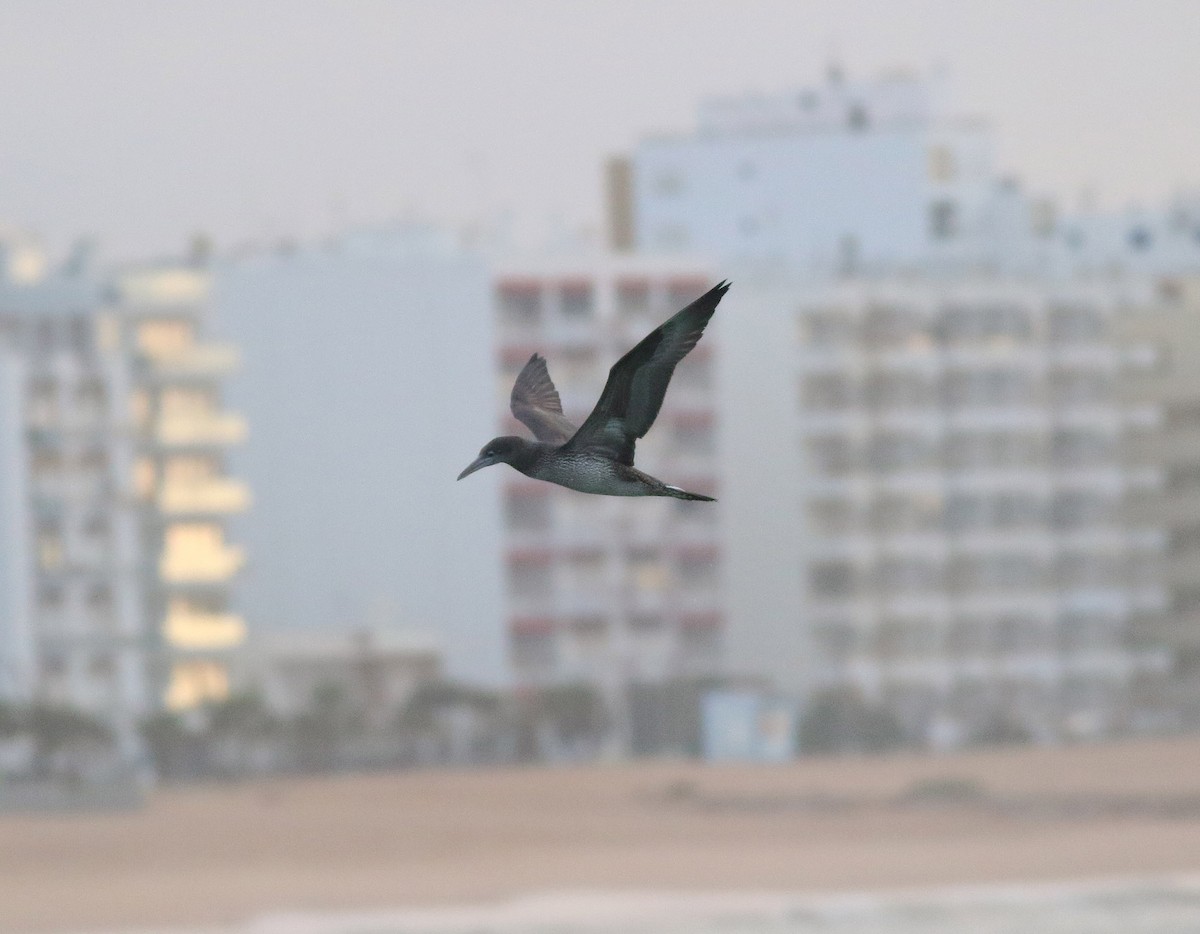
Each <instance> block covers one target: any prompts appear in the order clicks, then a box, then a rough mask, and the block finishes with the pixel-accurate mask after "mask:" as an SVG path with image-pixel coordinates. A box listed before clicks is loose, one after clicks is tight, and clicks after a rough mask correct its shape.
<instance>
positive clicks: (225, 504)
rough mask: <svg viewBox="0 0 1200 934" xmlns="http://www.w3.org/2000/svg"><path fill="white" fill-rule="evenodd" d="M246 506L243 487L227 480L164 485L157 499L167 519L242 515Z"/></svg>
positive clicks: (247, 491)
mask: <svg viewBox="0 0 1200 934" xmlns="http://www.w3.org/2000/svg"><path fill="white" fill-rule="evenodd" d="M249 505H250V491H249V490H248V489H246V486H245V484H242V483H239V482H238V481H236V480H229V479H215V480H209V481H208V482H206V483H187V484H184V483H175V484H167V485H166V486H165V487H164V488H163V490H162V492H161V493H160V494H159V497H158V507H159V509H161V510H162V511H163V512H164V513H165V514H167V515H169V516H180V515H227V514H231V513H239V512H245V510H246V509H247V508H248V507H249Z"/></svg>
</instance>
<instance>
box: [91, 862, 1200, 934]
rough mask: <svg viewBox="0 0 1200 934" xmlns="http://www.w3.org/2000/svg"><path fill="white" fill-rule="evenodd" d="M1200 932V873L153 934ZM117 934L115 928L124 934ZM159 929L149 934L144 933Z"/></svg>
mask: <svg viewBox="0 0 1200 934" xmlns="http://www.w3.org/2000/svg"><path fill="white" fill-rule="evenodd" d="M851 932H853V934H963V932H967V934H1060V932H1061V934H1168V932H1170V934H1197V932H1200V876H1170V877H1155V878H1141V879H1122V880H1109V881H1100V882H1087V883H1069V884H1057V885H1043V884H1037V885H1004V886H976V887H969V888H950V889H939V890H924V891H917V892H911V891H909V892H899V893H853V894H839V895H787V894H778V893H741V894H721V895H692V894H688V895H685V894H668V893H660V894H631V893H606V892H565V893H557V894H547V895H538V896H530V897H527V898H521V899H515V900H512V901H508V902H503V903H497V904H493V905H482V906H474V907H463V908H435V909H428V910H416V911H414V910H406V911H398V912H380V913H375V912H373V913H363V914H340V915H333V914H330V915H317V914H289V913H278V914H272V915H268V916H264V917H260V918H257V919H254V920H251V921H248V922H247V923H245V924H244V925H240V926H235V927H233V928H221V929H219V930H218V929H211V928H209V929H204V930H202V931H201V930H196V929H193V930H190V931H187V932H183V931H171V932H153V934H851ZM112 934H115V932H112ZM139 934H149V932H144V931H142V932H139Z"/></svg>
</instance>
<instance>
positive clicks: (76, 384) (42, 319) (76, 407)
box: [0, 236, 153, 752]
mask: <svg viewBox="0 0 1200 934" xmlns="http://www.w3.org/2000/svg"><path fill="white" fill-rule="evenodd" d="M101 306H102V296H101V292H100V288H99V286H98V284H97V281H96V280H95V279H94V278H93V277H91V276H90V275H88V273H87V270H86V269H84V268H78V269H74V270H72V269H62V270H57V271H55V272H52V273H47V272H46V268H45V259H44V256H43V255H42V254H41V251H40V250H39V249H38V248H37V247H36V245H34V244H32V243H30V242H28V241H27V240H24V239H22V238H20V237H18V236H8V237H6V238H5V240H4V243H3V245H2V246H0V698H3V699H5V700H8V701H12V702H17V703H30V702H33V701H39V702H42V703H47V704H59V705H70V706H73V707H76V708H78V709H81V710H84V711H86V712H88V713H90V714H92V715H94V716H97V717H100V718H102V719H103V720H104V721H106V722H108V723H109V724H110V725H112V726H113V728H114V730H115V732H116V736H117V739H118V741H119V743H120V744H121V746H122V748H123V749H124V750H125V751H127V752H128V751H131V750H132V749H133V748H135V746H136V729H135V725H136V722H137V718H138V717H139V716H140V715H141V714H142V713H143V712H145V711H146V710H147V709H148V707H149V706H151V705H152V704H153V698H152V692H151V687H150V682H149V679H148V672H147V666H146V660H147V652H146V647H147V642H148V639H149V637H150V623H149V621H148V619H147V617H146V607H145V605H144V603H143V601H142V587H141V579H140V564H141V550H140V543H139V538H138V527H139V521H138V511H137V509H136V508H134V507H133V506H132V504H131V501H130V499H129V497H128V495H127V493H128V490H129V483H128V476H127V475H126V474H125V473H124V472H123V467H124V465H126V464H127V463H128V462H129V457H128V454H129V452H128V448H127V443H126V440H125V438H124V437H123V432H122V429H123V428H124V427H125V423H124V420H123V418H124V410H123V407H122V405H121V401H120V399H119V398H118V397H117V396H116V395H115V394H114V386H115V385H116V384H117V383H118V382H119V377H120V371H121V370H122V369H123V367H124V361H123V360H122V359H121V358H120V356H119V355H116V354H114V353H113V349H112V347H111V346H110V345H109V344H108V343H107V342H106V341H105V339H104V333H103V332H101V331H98V329H97V326H96V325H97V312H98V310H99V309H100V307H101Z"/></svg>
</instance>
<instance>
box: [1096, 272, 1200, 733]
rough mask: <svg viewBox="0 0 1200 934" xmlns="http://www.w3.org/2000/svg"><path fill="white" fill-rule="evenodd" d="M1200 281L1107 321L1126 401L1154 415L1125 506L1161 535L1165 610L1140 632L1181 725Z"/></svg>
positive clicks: (1199, 588)
mask: <svg viewBox="0 0 1200 934" xmlns="http://www.w3.org/2000/svg"><path fill="white" fill-rule="evenodd" d="M1198 323H1200V279H1197V278H1196V277H1170V278H1166V279H1162V280H1160V281H1159V282H1158V285H1157V288H1156V289H1155V290H1154V291H1153V293H1152V294H1151V295H1149V296H1148V297H1147V299H1146V300H1145V301H1143V302H1139V303H1137V304H1135V305H1131V306H1130V307H1128V308H1126V309H1125V310H1124V314H1122V315H1120V316H1119V318H1118V319H1117V321H1116V327H1117V333H1116V337H1117V343H1118V346H1120V347H1122V348H1123V349H1124V352H1125V354H1126V357H1127V365H1126V366H1125V367H1124V369H1123V371H1122V388H1123V398H1124V399H1125V400H1126V402H1127V404H1128V405H1130V406H1135V407H1142V408H1149V409H1151V410H1153V411H1155V412H1157V417H1156V418H1155V419H1154V421H1153V422H1151V423H1150V424H1147V425H1144V426H1143V427H1142V428H1141V430H1140V432H1139V434H1138V435H1137V436H1136V437H1135V438H1134V439H1132V443H1131V444H1130V445H1129V460H1130V462H1131V463H1133V464H1137V465H1139V466H1140V468H1141V469H1143V470H1146V471H1151V472H1153V474H1154V475H1155V476H1156V477H1157V480H1158V482H1157V484H1156V485H1155V486H1154V487H1152V488H1150V489H1148V490H1146V491H1145V493H1144V495H1142V496H1139V497H1137V498H1134V499H1131V500H1130V502H1129V503H1128V507H1127V508H1128V510H1129V512H1130V516H1131V518H1133V519H1136V520H1137V521H1140V522H1145V523H1150V524H1153V525H1155V526H1157V527H1158V528H1160V529H1161V530H1162V535H1163V537H1164V539H1165V546H1164V567H1163V582H1164V586H1165V587H1166V590H1167V598H1168V604H1167V612H1165V613H1164V614H1162V615H1160V616H1158V617H1155V618H1154V619H1152V620H1151V621H1150V622H1152V623H1153V626H1152V627H1151V628H1150V629H1149V630H1147V631H1145V632H1142V633H1140V634H1139V637H1140V639H1141V641H1143V642H1149V643H1151V644H1155V645H1161V646H1163V647H1164V648H1165V649H1166V650H1167V651H1168V653H1169V654H1170V660H1171V677H1170V686H1171V691H1172V693H1173V699H1172V706H1173V707H1174V709H1175V710H1176V712H1177V716H1178V717H1179V721H1180V725H1181V726H1183V725H1186V724H1188V723H1193V722H1195V717H1196V716H1197V714H1200V327H1197V324H1198Z"/></svg>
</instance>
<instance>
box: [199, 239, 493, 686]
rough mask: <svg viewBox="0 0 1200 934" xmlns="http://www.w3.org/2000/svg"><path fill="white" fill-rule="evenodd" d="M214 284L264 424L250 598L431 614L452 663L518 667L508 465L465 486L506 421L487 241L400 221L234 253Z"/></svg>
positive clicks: (335, 620)
mask: <svg viewBox="0 0 1200 934" xmlns="http://www.w3.org/2000/svg"><path fill="white" fill-rule="evenodd" d="M215 291H216V296H215V299H214V301H215V304H216V309H217V314H218V316H219V319H220V322H221V329H222V332H223V333H225V334H228V335H229V337H230V338H231V339H232V340H233V341H234V342H235V343H236V344H237V346H238V347H239V348H240V350H241V352H242V356H243V359H244V364H243V366H242V367H241V369H240V370H239V372H238V373H237V374H236V375H235V376H234V378H233V379H232V380H231V381H230V385H229V399H230V402H231V404H232V405H233V406H234V407H236V409H237V410H238V411H240V412H244V413H245V414H246V416H247V418H248V419H249V422H250V424H251V426H252V428H253V430H252V431H251V433H250V437H249V438H248V439H247V442H246V444H244V445H242V446H240V447H239V448H238V449H237V450H236V451H235V452H234V453H233V455H232V456H233V464H234V467H235V468H236V471H237V473H238V475H239V476H244V477H245V478H246V479H247V481H248V482H249V484H250V486H251V489H253V491H254V509H253V510H252V511H251V512H250V513H249V514H248V515H247V517H246V519H245V520H244V521H239V522H238V523H237V524H236V530H237V534H238V537H239V539H240V540H241V541H244V542H245V543H246V546H247V548H248V550H249V553H250V554H251V555H252V556H253V564H252V569H251V572H250V573H249V574H247V575H246V579H245V581H244V583H243V585H242V588H241V595H242V601H243V605H244V606H245V607H246V611H247V614H248V615H249V616H251V617H252V618H253V619H254V620H255V621H256V623H258V624H259V625H261V626H262V627H263V628H264V629H265V630H267V631H286V630H288V629H294V628H305V629H315V630H327V629H330V628H333V627H345V628H351V629H355V630H361V629H364V628H371V629H379V630H391V629H397V628H400V629H404V630H414V631H419V632H422V633H426V634H429V635H430V636H431V637H432V638H434V639H436V641H437V644H438V645H439V647H440V649H441V651H442V652H443V655H444V658H445V661H446V669H447V674H448V676H450V677H453V678H462V679H468V680H472V681H480V682H484V683H501V682H503V681H505V680H506V676H507V672H506V669H505V663H504V644H503V626H502V620H503V602H502V598H501V580H500V543H501V535H500V510H499V501H498V496H499V493H498V490H499V472H498V471H495V472H491V471H488V472H484V473H481V474H480V475H479V476H477V477H472V478H471V480H472V482H471V483H469V484H468V483H465V482H464V483H461V484H456V483H455V477H456V476H457V475H458V473H459V471H461V470H462V468H463V467H464V466H465V464H466V463H467V462H468V461H470V459H471V457H472V456H473V455H474V453H475V452H477V451H478V450H479V445H482V444H483V443H484V442H485V441H486V440H487V439H488V438H489V437H491V435H492V434H493V433H494V428H495V425H494V414H493V412H492V411H491V409H490V408H489V406H488V402H487V400H488V399H489V398H490V392H491V388H492V386H494V385H495V371H494V358H493V353H492V321H491V306H490V303H489V301H488V275H487V270H486V267H485V265H484V262H483V260H482V258H481V257H480V256H478V255H477V254H475V253H473V252H471V251H468V250H465V249H463V248H461V247H460V246H459V245H458V244H457V243H456V242H455V240H454V238H453V237H451V236H449V235H447V234H445V233H443V232H442V231H439V230H437V229H433V228H427V227H423V226H414V225H398V226H395V227H391V228H386V229H380V230H363V231H357V232H348V233H346V234H344V235H341V236H338V237H336V238H333V239H330V240H328V241H326V242H322V243H314V244H299V245H296V244H292V245H285V246H281V247H280V248H278V249H273V250H265V251H262V252H258V253H253V254H247V255H243V256H240V257H232V258H229V259H228V260H225V261H222V262H221V263H220V264H219V265H218V267H217V270H216V283H215Z"/></svg>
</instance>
